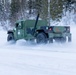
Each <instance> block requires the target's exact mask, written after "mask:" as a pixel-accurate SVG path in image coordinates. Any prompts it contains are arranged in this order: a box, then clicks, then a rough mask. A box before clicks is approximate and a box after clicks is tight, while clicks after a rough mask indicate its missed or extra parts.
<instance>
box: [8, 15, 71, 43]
mask: <svg viewBox="0 0 76 75" xmlns="http://www.w3.org/2000/svg"><path fill="white" fill-rule="evenodd" d="M38 18H39V14H38V16H37V18H36V20H22V21H17V22H16V24H15V28H14V29H13V30H9V31H8V32H7V33H8V37H7V41H12V40H13V41H17V40H19V39H25V40H26V41H28V40H29V41H32V40H33V41H35V42H36V43H38V44H40V43H47V42H49V43H53V42H54V41H56V42H62V43H63V42H66V41H67V40H68V42H71V33H70V27H69V26H48V25H47V21H46V20H38Z"/></svg>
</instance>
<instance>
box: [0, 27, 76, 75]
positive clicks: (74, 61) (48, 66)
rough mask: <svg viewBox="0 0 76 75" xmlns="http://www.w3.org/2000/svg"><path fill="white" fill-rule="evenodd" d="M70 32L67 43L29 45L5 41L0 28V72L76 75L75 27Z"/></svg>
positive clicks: (1, 74) (4, 73)
mask: <svg viewBox="0 0 76 75" xmlns="http://www.w3.org/2000/svg"><path fill="white" fill-rule="evenodd" d="M71 32H72V37H73V38H72V42H71V43H66V44H57V43H54V44H46V45H32V44H29V43H28V44H27V43H26V42H25V41H24V40H19V41H17V43H16V44H9V43H7V41H6V37H7V35H6V32H5V31H0V35H1V36H0V75H76V34H75V32H76V27H72V28H71Z"/></svg>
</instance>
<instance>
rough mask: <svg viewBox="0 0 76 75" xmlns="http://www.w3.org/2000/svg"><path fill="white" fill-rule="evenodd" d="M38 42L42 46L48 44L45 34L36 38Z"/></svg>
mask: <svg viewBox="0 0 76 75" xmlns="http://www.w3.org/2000/svg"><path fill="white" fill-rule="evenodd" d="M36 42H37V43H38V44H41V43H47V36H46V34H45V33H39V34H38V35H37V36H36Z"/></svg>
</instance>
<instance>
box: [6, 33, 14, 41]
mask: <svg viewBox="0 0 76 75" xmlns="http://www.w3.org/2000/svg"><path fill="white" fill-rule="evenodd" d="M7 41H15V40H14V35H13V34H12V33H10V34H8V37H7Z"/></svg>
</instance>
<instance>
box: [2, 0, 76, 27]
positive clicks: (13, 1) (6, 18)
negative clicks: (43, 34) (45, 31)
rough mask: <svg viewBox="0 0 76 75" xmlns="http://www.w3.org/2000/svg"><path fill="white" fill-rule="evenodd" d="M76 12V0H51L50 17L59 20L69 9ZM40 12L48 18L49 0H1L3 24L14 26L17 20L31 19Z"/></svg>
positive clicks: (42, 17)
mask: <svg viewBox="0 0 76 75" xmlns="http://www.w3.org/2000/svg"><path fill="white" fill-rule="evenodd" d="M72 10H74V12H75V13H76V0H50V15H51V16H50V18H51V19H52V20H59V19H60V18H62V16H63V15H66V12H67V11H70V12H71V11H72ZM38 13H40V18H41V19H47V18H48V0H0V23H1V25H6V23H7V22H9V25H11V26H13V25H14V23H15V22H16V21H17V20H22V19H29V18H30V17H31V16H34V15H35V16H36V15H37V14H38Z"/></svg>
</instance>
